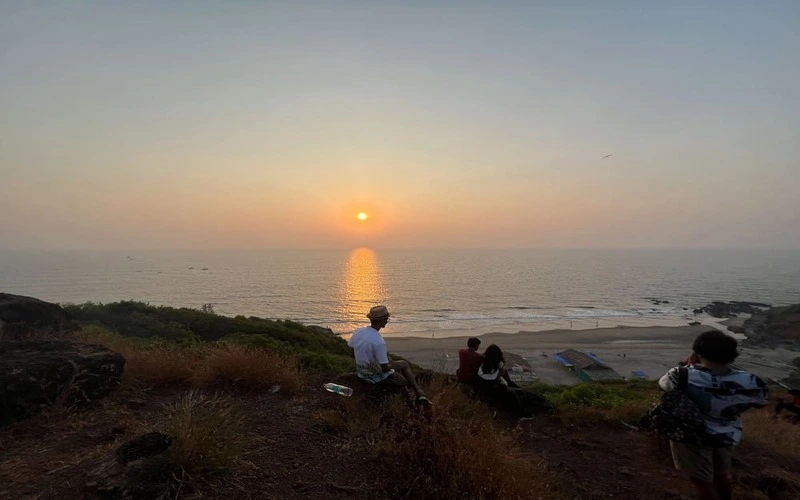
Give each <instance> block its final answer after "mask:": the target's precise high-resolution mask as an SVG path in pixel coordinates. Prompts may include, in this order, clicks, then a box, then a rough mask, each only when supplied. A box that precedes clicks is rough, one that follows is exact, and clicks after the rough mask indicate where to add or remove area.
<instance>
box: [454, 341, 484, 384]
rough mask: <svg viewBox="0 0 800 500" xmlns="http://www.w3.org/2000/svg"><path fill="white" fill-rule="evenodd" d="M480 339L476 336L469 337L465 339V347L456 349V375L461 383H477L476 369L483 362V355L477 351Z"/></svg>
mask: <svg viewBox="0 0 800 500" xmlns="http://www.w3.org/2000/svg"><path fill="white" fill-rule="evenodd" d="M480 346H481V340H480V339H479V338H477V337H470V338H469V340H467V348H466V349H459V351H458V370H456V377H458V381H459V382H461V383H463V384H477V383H478V381H479V378H478V369H479V368H480V366H481V363H483V355H482V354H480V353H478V348H479V347H480Z"/></svg>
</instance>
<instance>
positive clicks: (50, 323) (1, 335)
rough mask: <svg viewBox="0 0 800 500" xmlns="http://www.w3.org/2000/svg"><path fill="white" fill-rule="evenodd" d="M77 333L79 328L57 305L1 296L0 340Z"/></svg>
mask: <svg viewBox="0 0 800 500" xmlns="http://www.w3.org/2000/svg"><path fill="white" fill-rule="evenodd" d="M77 330H79V328H78V325H76V324H75V323H74V322H73V321H72V319H71V318H70V316H69V314H67V313H66V311H64V310H63V309H62V308H61V307H60V306H59V305H58V304H51V303H50V302H45V301H43V300H39V299H35V298H33V297H25V296H23V295H12V294H10V293H0V340H13V339H22V338H26V337H28V336H30V335H32V334H43V335H45V336H50V337H52V336H53V335H63V334H68V333H71V332H75V331H77Z"/></svg>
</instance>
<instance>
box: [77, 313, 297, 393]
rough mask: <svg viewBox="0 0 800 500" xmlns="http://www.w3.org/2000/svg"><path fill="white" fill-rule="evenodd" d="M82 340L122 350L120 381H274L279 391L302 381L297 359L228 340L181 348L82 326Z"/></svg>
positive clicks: (255, 385)
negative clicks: (122, 369) (123, 363)
mask: <svg viewBox="0 0 800 500" xmlns="http://www.w3.org/2000/svg"><path fill="white" fill-rule="evenodd" d="M81 339H82V340H83V341H85V342H90V343H96V344H102V345H104V346H106V347H108V348H109V349H111V350H113V351H116V352H118V353H120V354H122V356H123V357H124V358H125V371H124V372H123V375H122V380H123V383H124V384H144V385H148V386H170V385H188V386H194V387H214V386H227V387H232V388H236V389H245V390H255V389H263V388H270V387H272V386H273V385H276V384H277V385H280V386H281V392H283V393H289V394H292V393H294V392H296V391H297V390H298V389H300V387H301V386H302V384H303V378H302V373H301V371H300V363H299V362H298V360H297V358H296V357H295V356H293V355H290V354H283V353H280V352H276V351H272V350H268V349H261V348H257V347H246V346H241V345H236V344H226V343H217V344H210V343H205V344H202V343H200V344H198V343H195V344H192V345H188V346H184V347H181V346H178V345H176V344H174V343H171V342H166V341H163V340H152V339H132V338H127V337H123V336H121V335H119V334H116V333H112V332H109V331H108V330H105V329H103V328H101V327H97V326H90V327H87V328H85V329H84V331H83V333H82V337H81Z"/></svg>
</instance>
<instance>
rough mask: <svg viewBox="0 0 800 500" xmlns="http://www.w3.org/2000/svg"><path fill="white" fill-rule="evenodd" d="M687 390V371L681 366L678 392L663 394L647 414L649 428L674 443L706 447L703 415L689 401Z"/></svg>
mask: <svg viewBox="0 0 800 500" xmlns="http://www.w3.org/2000/svg"><path fill="white" fill-rule="evenodd" d="M688 387H689V370H688V369H687V368H686V367H685V366H681V367H679V368H678V388H677V390H674V391H669V392H665V393H664V394H662V395H661V400H660V401H659V402H658V403H656V405H655V406H654V407H653V409H652V410H650V412H649V413H648V414H647V419H648V420H649V424H650V426H651V427H652V428H654V429H656V430H657V431H658V432H660V433H663V434H666V435H667V437H668V438H669V439H670V440H672V441H675V442H677V443H684V444H694V445H702V444H707V443H708V436H707V434H706V425H705V418H704V416H703V413H702V412H701V411H700V409H699V408H698V407H697V405H696V404H695V402H694V401H692V400H691V398H690V397H689V394H688V392H687V389H688Z"/></svg>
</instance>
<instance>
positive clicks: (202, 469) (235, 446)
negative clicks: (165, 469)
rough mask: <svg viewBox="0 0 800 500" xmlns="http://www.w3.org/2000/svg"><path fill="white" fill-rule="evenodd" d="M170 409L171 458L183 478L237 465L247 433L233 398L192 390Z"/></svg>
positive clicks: (199, 475)
mask: <svg viewBox="0 0 800 500" xmlns="http://www.w3.org/2000/svg"><path fill="white" fill-rule="evenodd" d="M167 409H168V413H169V423H168V429H167V433H168V434H169V435H170V436H172V437H173V442H172V445H171V446H170V448H169V460H170V463H171V464H172V465H173V466H174V467H175V468H176V469H177V470H178V471H180V472H181V474H179V475H180V477H184V476H185V475H186V476H189V478H190V479H196V478H198V477H201V476H208V475H213V474H216V473H219V472H224V471H226V470H228V469H230V468H232V467H233V466H234V465H236V463H237V462H238V460H239V453H240V451H241V449H242V446H243V445H244V440H245V439H246V435H245V434H244V432H243V431H244V425H243V419H242V417H241V415H240V411H239V409H238V407H237V406H236V404H235V402H234V400H233V399H231V398H230V397H228V396H221V395H212V396H208V395H205V394H202V393H199V392H196V391H189V392H188V393H187V394H186V395H185V396H183V397H182V398H181V399H180V400H179V401H177V402H176V403H174V404H172V405H170V406H168V408H167Z"/></svg>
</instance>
